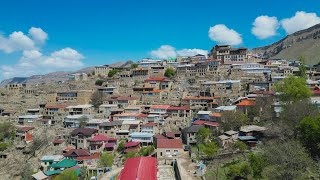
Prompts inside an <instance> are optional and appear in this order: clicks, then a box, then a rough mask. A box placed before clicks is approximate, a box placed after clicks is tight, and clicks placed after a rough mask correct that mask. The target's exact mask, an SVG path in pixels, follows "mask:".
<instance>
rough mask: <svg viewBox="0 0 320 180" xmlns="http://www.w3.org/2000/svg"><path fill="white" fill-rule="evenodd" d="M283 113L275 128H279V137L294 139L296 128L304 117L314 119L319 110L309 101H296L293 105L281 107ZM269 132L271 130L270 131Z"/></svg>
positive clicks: (287, 104) (288, 104)
mask: <svg viewBox="0 0 320 180" xmlns="http://www.w3.org/2000/svg"><path fill="white" fill-rule="evenodd" d="M282 109H283V111H282V112H281V113H280V117H279V119H278V120H277V121H276V122H275V126H277V127H279V128H280V129H279V130H280V131H279V132H278V135H279V136H285V137H296V136H297V129H296V127H297V126H298V125H299V123H300V122H301V121H302V120H303V118H305V117H311V118H316V117H317V116H318V115H319V110H318V108H317V106H316V105H314V104H312V103H311V102H310V101H309V99H304V100H300V101H296V102H295V103H286V104H284V105H283V108H282ZM270 130H271V129H270Z"/></svg>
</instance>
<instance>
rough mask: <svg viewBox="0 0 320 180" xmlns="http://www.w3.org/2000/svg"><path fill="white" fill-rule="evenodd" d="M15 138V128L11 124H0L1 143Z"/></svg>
mask: <svg viewBox="0 0 320 180" xmlns="http://www.w3.org/2000/svg"><path fill="white" fill-rule="evenodd" d="M14 137H15V127H14V126H13V125H12V124H11V123H9V122H2V123H0V142H1V141H6V140H13V139H14Z"/></svg>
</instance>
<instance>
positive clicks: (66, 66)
mask: <svg viewBox="0 0 320 180" xmlns="http://www.w3.org/2000/svg"><path fill="white" fill-rule="evenodd" d="M47 39H48V34H47V33H46V32H44V31H43V30H42V29H41V28H35V27H32V28H30V29H29V34H28V36H27V35H25V34H24V33H23V32H21V31H15V32H13V33H11V34H10V35H9V36H8V37H4V36H1V35H0V50H2V51H4V52H5V53H11V52H14V51H21V52H22V56H21V58H20V59H19V61H18V62H17V63H16V64H15V65H2V66H0V77H1V76H2V77H4V78H10V77H14V76H30V75H34V74H43V73H48V72H51V71H57V70H59V71H60V70H73V69H77V68H79V67H82V66H83V65H84V64H83V62H82V60H83V59H84V56H83V55H82V54H80V53H79V52H78V51H76V50H74V49H72V48H69V47H67V48H63V49H61V50H58V51H54V52H52V53H50V54H49V55H44V54H43V53H42V52H41V51H40V50H39V49H40V48H39V47H40V46H41V45H42V44H44V43H45V41H46V40H47ZM37 45H38V46H37Z"/></svg>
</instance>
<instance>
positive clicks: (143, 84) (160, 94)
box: [0, 46, 320, 179]
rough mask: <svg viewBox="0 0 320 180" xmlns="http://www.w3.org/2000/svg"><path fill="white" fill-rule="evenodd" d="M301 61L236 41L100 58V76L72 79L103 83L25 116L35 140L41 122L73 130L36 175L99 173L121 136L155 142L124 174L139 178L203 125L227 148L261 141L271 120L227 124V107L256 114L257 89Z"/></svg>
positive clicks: (313, 76)
mask: <svg viewBox="0 0 320 180" xmlns="http://www.w3.org/2000/svg"><path fill="white" fill-rule="evenodd" d="M133 64H135V66H133ZM298 67H299V63H297V62H289V61H286V60H280V59H264V58H261V57H258V56H257V55H254V54H250V53H249V52H248V50H247V49H246V48H232V47H231V46H215V47H213V48H212V50H211V51H210V54H209V55H195V56H191V57H177V58H170V59H167V60H153V59H143V60H141V61H139V62H137V63H134V62H132V61H127V62H118V63H114V64H111V65H104V66H96V67H95V72H94V74H95V76H90V77H88V76H87V75H86V74H84V73H81V74H72V75H70V81H81V80H84V81H87V80H88V79H90V78H94V79H93V80H97V79H100V80H101V79H102V80H103V83H102V85H97V86H96V87H94V88H93V89H83V90H70V91H55V92H49V93H47V95H46V97H47V99H46V101H45V102H42V103H40V104H38V105H37V106H36V107H30V109H27V110H26V112H25V114H22V115H20V116H18V118H17V124H18V128H17V133H16V136H17V137H18V138H19V139H20V140H21V141H23V142H25V143H31V142H32V139H33V136H34V135H33V132H34V131H35V128H41V127H46V128H51V127H52V128H55V127H63V128H64V129H66V130H68V133H67V134H64V135H59V136H57V137H56V138H55V139H53V140H52V142H51V143H52V146H58V147H61V154H48V155H45V156H43V157H42V158H40V159H39V162H40V166H41V168H40V171H39V172H38V173H36V174H34V175H33V178H34V179H51V178H52V177H55V176H57V175H59V174H60V173H61V172H62V171H63V170H65V169H73V170H76V172H77V173H78V174H79V173H80V168H81V167H83V166H86V167H87V169H88V171H90V172H91V173H93V172H94V173H95V174H102V173H104V172H106V167H105V168H99V167H98V161H99V157H100V155H101V153H102V152H111V153H114V152H115V151H117V149H118V146H119V144H120V143H124V149H122V150H121V153H122V154H126V153H129V152H139V150H140V149H141V148H142V147H147V146H150V145H153V146H154V149H155V150H154V153H153V154H152V155H151V156H152V157H138V158H130V159H128V160H127V161H126V162H125V164H124V168H123V170H122V171H121V173H120V175H119V179H130V177H132V175H133V174H136V175H137V177H135V178H137V179H141V178H142V177H145V176H150V177H152V178H151V179H156V172H157V164H158V163H161V162H165V163H167V162H172V161H174V160H175V159H178V158H179V157H180V156H182V155H184V151H185V150H188V149H187V148H185V147H186V145H187V146H193V145H197V139H196V133H197V132H198V131H199V129H200V128H208V129H210V130H211V132H212V133H213V134H214V135H217V137H218V138H217V141H218V143H219V145H220V147H221V149H228V148H230V147H232V144H233V143H234V142H236V141H242V142H244V143H245V144H246V145H247V147H248V148H249V149H250V148H254V147H255V146H256V144H257V143H259V140H260V139H261V138H262V137H263V133H264V131H265V130H266V128H265V127H260V126H256V125H248V126H243V127H241V128H240V130H237V131H236V130H232V129H230V130H229V131H226V132H223V131H221V128H220V124H219V122H223V121H227V120H228V119H226V118H225V117H224V115H223V114H224V112H228V111H229V112H236V111H238V112H242V113H244V114H248V110H249V109H250V108H251V107H254V106H255V105H256V98H257V97H259V96H274V95H275V94H276V92H275V91H274V89H273V85H274V84H275V83H276V82H278V81H281V80H283V79H284V78H286V77H288V76H290V75H296V74H297V73H298V71H299V68H298ZM168 68H172V69H173V70H174V71H175V72H176V76H175V77H165V71H166V70H167V69H168ZM112 70H117V71H116V72H117V73H116V74H115V76H113V77H112V78H110V77H109V78H106V77H108V75H109V72H110V71H112ZM307 74H308V77H309V79H308V81H307V85H308V87H309V88H310V90H311V91H312V93H313V97H312V102H313V103H316V104H317V105H319V107H320V99H319V97H318V96H319V95H320V71H319V67H316V66H312V67H311V66H310V67H307ZM24 88H26V86H25V85H17V84H16V85H8V87H7V89H8V90H10V91H20V92H21V91H23V89H24ZM95 93H98V94H99V95H101V99H99V101H100V103H99V104H96V103H95V102H93V98H92V97H93V94H95ZM279 112H281V104H279V102H274V113H275V116H276V115H277V114H278V113H279ZM5 113H6V111H5V109H1V108H0V114H1V115H2V116H4V115H8V114H5ZM9 116H10V115H9ZM137 164H139V166H138V165H137ZM146 170H147V171H148V173H146ZM138 176H139V177H138ZM140 177H141V178H140ZM131 179H132V178H131ZM142 179H143V178H142Z"/></svg>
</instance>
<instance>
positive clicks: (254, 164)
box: [248, 153, 267, 179]
mask: <svg viewBox="0 0 320 180" xmlns="http://www.w3.org/2000/svg"><path fill="white" fill-rule="evenodd" d="M248 159H249V164H250V167H251V169H252V173H253V177H254V178H255V179H262V177H263V176H262V172H263V169H264V168H265V166H266V165H267V163H266V160H265V159H264V158H263V157H262V156H261V155H259V154H255V153H250V154H249V158H248Z"/></svg>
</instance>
